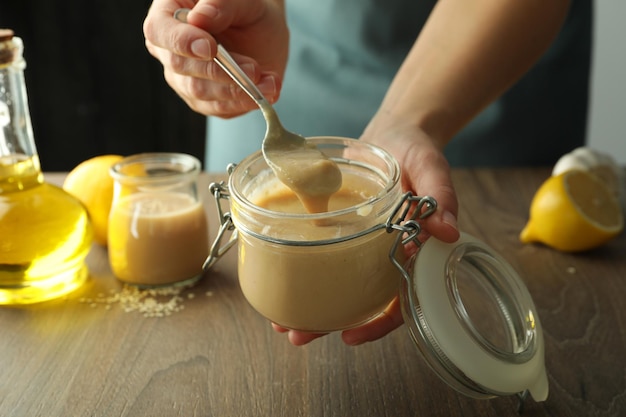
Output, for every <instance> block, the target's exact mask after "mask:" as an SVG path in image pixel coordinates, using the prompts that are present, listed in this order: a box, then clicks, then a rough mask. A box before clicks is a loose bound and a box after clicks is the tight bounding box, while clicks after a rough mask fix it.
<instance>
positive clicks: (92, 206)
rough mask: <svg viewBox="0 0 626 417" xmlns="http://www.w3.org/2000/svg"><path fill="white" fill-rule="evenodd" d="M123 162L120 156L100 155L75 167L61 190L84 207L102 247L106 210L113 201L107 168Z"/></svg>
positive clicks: (105, 234)
mask: <svg viewBox="0 0 626 417" xmlns="http://www.w3.org/2000/svg"><path fill="white" fill-rule="evenodd" d="M122 159H123V157H122V156H120V155H100V156H96V157H93V158H90V159H87V160H86V161H83V162H81V163H80V164H78V165H77V166H76V167H75V168H74V169H72V170H71V171H70V172H69V174H68V175H67V177H66V178H65V181H64V183H63V189H64V190H65V191H67V192H68V193H70V194H72V195H73V196H74V197H76V198H78V199H79V200H80V201H81V202H82V203H83V204H84V205H85V207H86V209H87V212H88V213H89V217H90V219H91V224H92V226H93V231H94V240H95V241H96V243H98V244H100V245H103V246H106V244H107V232H108V228H109V211H110V210H111V203H112V201H113V178H111V176H110V175H109V169H110V168H111V167H112V166H113V164H115V163H116V162H119V161H121V160H122Z"/></svg>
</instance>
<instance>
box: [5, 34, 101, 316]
mask: <svg viewBox="0 0 626 417" xmlns="http://www.w3.org/2000/svg"><path fill="white" fill-rule="evenodd" d="M24 66H25V64H24V62H23V59H22V55H21V40H20V39H19V38H14V37H13V33H12V32H11V31H7V30H0V305H2V304H4V305H8V304H27V303H35V302H39V301H44V300H49V299H52V298H56V297H59V296H61V295H63V294H67V293H68V292H70V291H72V290H74V289H76V288H77V287H78V286H79V285H81V284H82V283H83V282H84V281H85V280H86V278H87V269H86V266H85V257H86V256H87V254H88V252H89V249H90V247H91V240H92V230H91V225H90V223H89V218H88V216H87V211H86V210H85V208H84V207H83V205H82V204H81V203H80V202H79V201H78V200H77V199H75V198H74V197H72V196H71V195H70V194H68V193H66V192H65V191H64V190H63V189H61V188H59V187H56V186H54V185H51V184H48V183H46V182H45V181H44V178H43V174H42V172H41V167H40V165H39V157H38V155H37V152H36V148H35V142H34V138H33V134H32V128H31V124H30V116H29V113H28V104H27V99H26V88H25V85H24V77H23V69H24Z"/></svg>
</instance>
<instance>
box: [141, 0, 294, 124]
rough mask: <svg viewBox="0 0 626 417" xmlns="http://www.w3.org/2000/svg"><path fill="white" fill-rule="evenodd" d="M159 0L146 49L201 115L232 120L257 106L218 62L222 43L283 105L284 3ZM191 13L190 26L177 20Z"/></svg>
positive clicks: (150, 17)
mask: <svg viewBox="0 0 626 417" xmlns="http://www.w3.org/2000/svg"><path fill="white" fill-rule="evenodd" d="M194 3H195V1H193V0H154V2H153V3H152V6H151V7H150V10H149V12H148V15H147V16H146V19H145V21H144V26H143V30H144V36H145V39H146V47H147V49H148V51H149V52H150V54H151V55H152V56H154V57H155V58H157V59H158V60H159V61H160V62H161V64H162V65H163V69H164V75H165V80H166V81H167V83H168V84H169V85H170V87H171V88H172V89H173V90H174V91H175V92H176V93H177V94H178V95H179V96H180V97H181V98H182V99H183V100H184V101H185V102H186V103H187V105H189V107H191V108H192V109H193V110H195V111H196V112H198V113H201V114H205V115H207V116H208V115H211V116H219V117H223V118H231V117H235V116H239V115H241V114H244V113H246V112H249V111H251V110H254V109H256V105H255V103H254V101H253V100H252V99H250V98H249V97H248V96H247V95H246V93H245V92H244V91H243V90H241V89H240V88H239V87H238V86H237V85H236V84H235V83H234V82H233V81H232V80H231V79H230V77H229V76H228V75H227V74H226V73H225V72H224V71H223V70H222V69H221V68H220V67H219V66H218V65H217V64H216V63H215V62H214V61H213V58H214V56H215V53H216V51H217V42H220V43H221V44H223V45H224V47H225V48H226V49H227V50H228V51H229V52H230V53H231V55H232V56H233V58H234V59H235V60H236V61H237V62H238V63H239V65H240V66H242V68H243V70H244V71H245V72H246V74H247V75H248V76H249V77H250V79H251V80H252V81H253V82H254V83H255V84H256V85H257V86H258V87H259V89H260V90H261V92H262V93H263V94H264V95H265V96H266V97H267V99H268V100H269V101H270V102H272V103H273V102H275V101H276V100H278V97H279V94H280V89H281V86H282V78H283V75H284V72H285V66H286V63H287V53H288V44H289V31H288V29H287V24H286V21H285V12H284V4H283V1H282V0H200V1H198V2H197V3H196V4H194ZM179 8H190V9H191V11H190V12H189V14H188V15H187V23H184V22H180V21H178V20H176V19H175V18H174V12H175V11H176V10H177V9H179Z"/></svg>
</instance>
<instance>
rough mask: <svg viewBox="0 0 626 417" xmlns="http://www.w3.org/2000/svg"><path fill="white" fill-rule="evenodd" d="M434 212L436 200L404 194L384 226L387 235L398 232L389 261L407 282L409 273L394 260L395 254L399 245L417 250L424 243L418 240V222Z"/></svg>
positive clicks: (420, 228) (408, 193)
mask: <svg viewBox="0 0 626 417" xmlns="http://www.w3.org/2000/svg"><path fill="white" fill-rule="evenodd" d="M435 211H437V200H435V199H434V198H433V197H430V196H424V197H419V196H416V195H413V193H411V192H410V191H409V192H406V193H404V195H403V197H402V199H401V200H400V202H399V203H398V205H397V206H396V208H395V210H394V211H393V213H391V216H389V219H388V220H387V223H386V224H385V227H386V229H387V233H392V232H393V231H394V230H395V231H399V232H400V233H398V236H397V237H396V239H395V240H394V243H393V245H392V246H391V250H390V251H389V259H390V260H391V262H392V263H393V264H394V265H395V267H396V268H397V269H398V270H399V271H400V273H401V274H402V276H403V277H404V279H405V280H407V282H408V281H409V280H410V275H409V272H408V271H407V270H406V269H405V268H404V265H402V264H401V263H400V262H399V261H398V260H397V259H396V256H395V254H396V252H397V250H398V248H399V247H400V245H402V246H405V245H407V244H409V243H411V242H413V243H415V245H416V246H417V249H418V250H419V248H420V247H421V246H422V244H423V243H424V242H422V241H421V240H419V235H420V233H422V226H421V225H420V223H419V222H418V220H423V219H425V218H427V217H428V216H430V215H432V214H433V213H434V212H435ZM407 216H408V218H407ZM394 219H395V220H394Z"/></svg>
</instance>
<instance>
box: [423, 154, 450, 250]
mask: <svg viewBox="0 0 626 417" xmlns="http://www.w3.org/2000/svg"><path fill="white" fill-rule="evenodd" d="M419 166H420V169H419V172H415V173H413V174H412V177H411V179H412V183H413V188H414V189H415V192H416V193H417V194H418V195H420V196H426V195H428V196H431V197H433V198H434V199H435V200H436V201H437V210H436V211H435V212H434V213H433V214H432V215H431V216H429V217H427V218H426V219H425V220H424V228H425V229H426V231H427V233H428V234H430V235H432V236H434V237H436V238H437V239H439V240H442V241H444V242H448V243H452V242H455V241H456V240H457V239H458V238H459V236H460V233H459V230H458V226H457V215H458V200H457V197H456V192H455V190H454V185H453V183H452V177H451V176H450V167H449V165H448V162H447V161H446V159H445V157H444V156H443V154H442V153H440V152H438V151H437V152H434V153H426V154H425V156H424V157H422V158H421V163H420V164H419Z"/></svg>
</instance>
